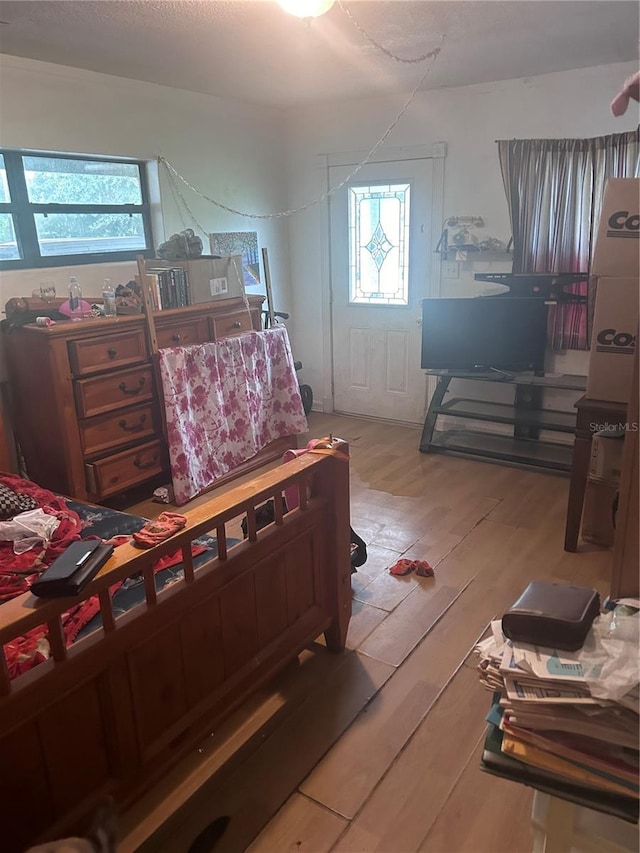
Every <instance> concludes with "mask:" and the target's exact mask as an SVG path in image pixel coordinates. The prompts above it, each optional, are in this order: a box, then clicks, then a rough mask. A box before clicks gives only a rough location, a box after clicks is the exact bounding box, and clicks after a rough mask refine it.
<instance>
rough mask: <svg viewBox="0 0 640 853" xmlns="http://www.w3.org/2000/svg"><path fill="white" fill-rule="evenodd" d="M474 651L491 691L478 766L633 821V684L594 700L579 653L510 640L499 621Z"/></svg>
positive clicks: (635, 752)
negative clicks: (626, 689)
mask: <svg viewBox="0 0 640 853" xmlns="http://www.w3.org/2000/svg"><path fill="white" fill-rule="evenodd" d="M492 630H493V634H492V636H491V637H489V639H487V640H484V641H483V642H481V643H479V644H478V646H477V647H476V651H477V653H478V655H479V656H480V663H479V665H478V668H479V671H480V680H481V683H482V684H483V685H484V686H485V687H487V688H488V689H489V690H491V691H493V694H494V700H493V705H492V707H491V710H490V711H489V714H488V715H487V723H488V729H487V736H486V740H485V748H484V753H483V757H482V769H483V770H486V771H487V772H489V773H493V774H495V775H498V776H502V777H505V778H508V779H512V780H514V781H519V782H524V783H525V784H528V785H531V786H532V787H534V788H538V789H539V790H542V791H545V792H546V793H549V794H553V795H556V796H561V797H564V798H565V799H568V800H571V801H572V802H576V803H579V804H580V805H586V806H589V807H590V808H595V809H598V810H600V811H604V812H606V813H608V814H614V815H617V816H619V817H623V818H626V819H627V820H633V821H637V819H638V791H639V786H638V772H639V770H638V768H639V763H638V734H639V717H638V687H637V685H636V687H635V688H634V689H633V690H632V691H630V692H629V693H627V694H626V695H624V696H623V697H622V698H620V699H618V700H616V701H613V700H603V699H599V698H595V697H594V696H593V695H592V693H591V690H590V687H589V684H588V683H587V680H586V679H585V673H584V667H585V666H586V664H584V663H581V662H578V660H577V654H576V653H572V652H562V651H557V650H555V649H547V648H541V647H537V646H528V645H526V644H518V643H512V642H511V641H510V640H506V639H505V638H504V636H503V635H502V631H501V626H500V622H494V623H492Z"/></svg>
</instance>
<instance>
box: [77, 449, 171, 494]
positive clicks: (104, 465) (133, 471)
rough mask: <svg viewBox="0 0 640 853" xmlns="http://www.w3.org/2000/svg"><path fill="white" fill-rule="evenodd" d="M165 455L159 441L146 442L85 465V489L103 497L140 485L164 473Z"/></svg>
mask: <svg viewBox="0 0 640 853" xmlns="http://www.w3.org/2000/svg"><path fill="white" fill-rule="evenodd" d="M164 462H165V453H164V450H163V449H162V443H161V442H160V441H149V442H147V443H146V444H141V445H139V446H138V447H132V448H131V449H129V450H123V451H122V452H121V453H115V454H114V455H112V456H107V457H105V458H104V459H98V460H96V461H95V462H91V463H87V464H86V465H85V471H86V475H87V490H88V491H89V494H90V495H92V496H95V497H99V498H103V497H107V496H108V495H114V494H116V493H117V492H122V491H124V490H125V489H128V488H131V486H135V485H136V483H142V482H144V481H145V480H148V479H150V478H151V477H155V476H156V475H157V474H161V473H162V471H163V470H165V467H166V466H165V464H164Z"/></svg>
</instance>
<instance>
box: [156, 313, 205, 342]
mask: <svg viewBox="0 0 640 853" xmlns="http://www.w3.org/2000/svg"><path fill="white" fill-rule="evenodd" d="M156 338H157V340H158V349H165V348H166V347H187V346H191V345H192V344H203V343H205V342H206V341H208V340H209V326H208V324H207V318H206V317H201V318H200V319H196V320H191V321H189V322H185V321H183V322H182V323H172V324H171V325H170V326H164V327H161V328H158V327H157V326H156Z"/></svg>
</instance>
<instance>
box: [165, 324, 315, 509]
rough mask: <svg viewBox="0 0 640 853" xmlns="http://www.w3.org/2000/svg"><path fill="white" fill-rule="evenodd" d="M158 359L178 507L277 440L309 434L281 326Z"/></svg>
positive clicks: (174, 351)
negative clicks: (304, 433)
mask: <svg viewBox="0 0 640 853" xmlns="http://www.w3.org/2000/svg"><path fill="white" fill-rule="evenodd" d="M159 356H160V359H159V360H160V375H161V377H162V387H163V394H164V401H165V410H166V421H167V439H168V445H169V459H170V462H171V477H172V480H173V489H174V493H175V501H176V503H177V504H178V505H181V504H183V503H186V501H188V500H190V499H191V498H193V497H195V496H196V495H197V494H199V493H200V492H202V491H203V490H205V489H207V488H208V487H210V486H211V485H212V483H214V482H215V480H217V479H219V478H220V477H222V476H223V475H224V474H227V473H228V472H229V471H232V470H233V469H234V468H236V467H237V466H238V465H241V464H242V463H243V462H246V461H247V460H248V459H251V457H252V456H255V455H256V453H258V452H259V451H260V450H262V448H263V447H265V446H266V445H267V444H269V442H271V441H273V440H274V439H276V438H281V437H283V436H288V435H299V434H300V433H303V432H306V431H307V428H308V427H307V419H306V417H305V414H304V408H303V405H302V399H301V397H300V391H299V388H298V382H297V380H296V374H295V368H294V365H293V356H292V355H291V348H290V346H289V338H288V336H287V330H286V329H285V327H284V326H278V327H275V328H273V329H267V330H265V331H262V332H247V333H246V334H242V335H238V336H236V337H230V338H224V339H222V340H220V341H215V342H211V343H206V344H199V345H196V346H190V347H172V348H169V349H162V350H160V353H159Z"/></svg>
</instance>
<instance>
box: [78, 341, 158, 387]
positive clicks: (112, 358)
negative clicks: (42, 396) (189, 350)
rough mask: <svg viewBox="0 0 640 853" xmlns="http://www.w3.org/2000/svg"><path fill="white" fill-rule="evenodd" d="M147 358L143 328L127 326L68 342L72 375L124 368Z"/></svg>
mask: <svg viewBox="0 0 640 853" xmlns="http://www.w3.org/2000/svg"><path fill="white" fill-rule="evenodd" d="M148 359H149V353H148V351H147V342H146V339H145V334H144V329H129V330H127V331H126V332H122V334H120V335H104V336H103V337H100V338H85V339H84V340H81V341H69V361H70V362H71V370H72V371H73V373H74V374H75V375H76V376H83V375H84V374H86V373H97V372H98V371H100V370H112V369H114V368H117V367H125V366H126V365H128V364H137V363H138V362H141V361H148Z"/></svg>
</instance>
